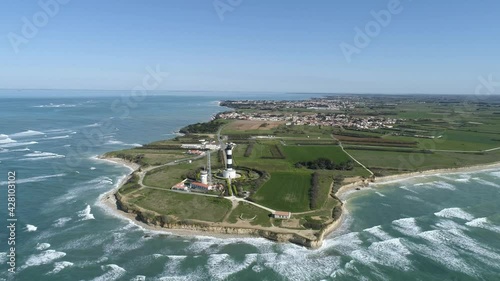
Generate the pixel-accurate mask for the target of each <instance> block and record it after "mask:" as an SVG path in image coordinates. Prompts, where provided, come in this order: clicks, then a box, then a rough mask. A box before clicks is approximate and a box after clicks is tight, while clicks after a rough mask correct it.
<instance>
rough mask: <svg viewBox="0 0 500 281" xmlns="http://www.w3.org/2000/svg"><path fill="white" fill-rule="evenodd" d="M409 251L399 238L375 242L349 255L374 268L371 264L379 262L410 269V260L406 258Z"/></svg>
mask: <svg viewBox="0 0 500 281" xmlns="http://www.w3.org/2000/svg"><path fill="white" fill-rule="evenodd" d="M410 254H411V252H410V251H409V250H408V248H406V247H405V246H404V245H403V244H402V243H401V239H400V238H394V239H389V240H386V241H381V242H375V243H373V244H371V245H370V246H369V247H368V249H366V250H357V251H354V252H352V253H351V257H352V258H354V259H355V260H357V261H358V262H360V263H362V264H364V265H366V266H370V267H372V268H374V269H376V268H375V267H374V266H373V264H381V265H384V266H389V267H393V268H396V269H399V270H404V271H407V270H410V268H411V261H410V260H409V259H408V258H407V256H408V255H410Z"/></svg>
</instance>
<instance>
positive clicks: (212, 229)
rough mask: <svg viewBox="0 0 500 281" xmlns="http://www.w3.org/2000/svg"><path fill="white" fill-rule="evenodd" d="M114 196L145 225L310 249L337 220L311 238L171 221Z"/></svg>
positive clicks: (119, 205) (218, 224) (226, 226)
mask: <svg viewBox="0 0 500 281" xmlns="http://www.w3.org/2000/svg"><path fill="white" fill-rule="evenodd" d="M114 197H115V199H116V207H117V208H118V209H119V210H121V211H123V212H125V213H128V214H131V215H132V216H133V217H134V218H135V219H136V220H137V221H140V222H142V223H145V224H147V225H153V226H157V227H162V228H165V229H173V230H188V231H194V232H201V233H214V234H224V235H241V236H255V237H262V238H266V239H269V240H272V241H276V242H290V243H294V244H297V245H300V246H304V247H307V248H311V249H317V248H320V247H321V245H322V244H323V238H324V237H325V236H326V235H327V234H329V233H331V231H333V230H334V229H335V227H336V226H337V225H338V221H339V220H337V221H334V222H333V223H331V224H329V225H327V227H325V228H324V229H323V230H321V231H320V232H319V233H318V234H317V235H316V236H315V237H314V239H312V238H308V237H304V236H302V235H299V234H297V233H294V232H287V231H286V230H284V229H283V231H276V230H270V229H266V228H264V227H257V226H255V227H238V226H230V225H227V224H222V223H210V222H201V221H188V220H185V221H172V220H170V219H168V218H167V217H165V216H161V215H158V214H154V215H152V214H151V212H149V211H147V210H140V209H136V208H129V207H127V204H123V202H122V201H121V196H120V195H119V194H118V193H115V194H114Z"/></svg>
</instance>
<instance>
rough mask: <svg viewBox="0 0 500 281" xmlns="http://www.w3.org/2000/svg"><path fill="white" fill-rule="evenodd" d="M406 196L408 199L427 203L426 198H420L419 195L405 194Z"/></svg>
mask: <svg viewBox="0 0 500 281" xmlns="http://www.w3.org/2000/svg"><path fill="white" fill-rule="evenodd" d="M404 198H406V199H408V200H412V201H416V202H420V203H426V202H425V201H424V200H422V199H420V198H418V197H417V196H411V195H405V196H404Z"/></svg>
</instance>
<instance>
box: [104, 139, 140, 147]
mask: <svg viewBox="0 0 500 281" xmlns="http://www.w3.org/2000/svg"><path fill="white" fill-rule="evenodd" d="M105 145H123V146H135V147H140V146H142V144H139V143H124V142H122V141H117V140H109V141H107V142H106V143H105Z"/></svg>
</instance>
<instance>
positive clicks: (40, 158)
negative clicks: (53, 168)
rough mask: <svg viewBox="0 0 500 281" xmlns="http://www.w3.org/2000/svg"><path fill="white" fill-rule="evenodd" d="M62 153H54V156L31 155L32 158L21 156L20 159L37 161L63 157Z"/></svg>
mask: <svg viewBox="0 0 500 281" xmlns="http://www.w3.org/2000/svg"><path fill="white" fill-rule="evenodd" d="M65 157H66V156H64V155H54V156H44V157H33V158H22V159H19V160H21V161H38V160H48V159H60V158H65Z"/></svg>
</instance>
